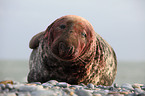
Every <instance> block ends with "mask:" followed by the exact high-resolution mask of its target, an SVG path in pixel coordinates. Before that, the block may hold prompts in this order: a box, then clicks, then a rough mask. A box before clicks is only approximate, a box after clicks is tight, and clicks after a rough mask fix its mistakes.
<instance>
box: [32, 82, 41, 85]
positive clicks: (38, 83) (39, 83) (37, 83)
mask: <svg viewBox="0 0 145 96" xmlns="http://www.w3.org/2000/svg"><path fill="white" fill-rule="evenodd" d="M30 84H36V85H41V82H31V83H30Z"/></svg>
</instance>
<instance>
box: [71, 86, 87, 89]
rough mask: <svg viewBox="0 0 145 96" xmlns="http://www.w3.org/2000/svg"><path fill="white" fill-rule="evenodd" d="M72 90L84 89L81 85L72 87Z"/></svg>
mask: <svg viewBox="0 0 145 96" xmlns="http://www.w3.org/2000/svg"><path fill="white" fill-rule="evenodd" d="M70 88H75V89H84V88H83V86H80V85H71V86H70Z"/></svg>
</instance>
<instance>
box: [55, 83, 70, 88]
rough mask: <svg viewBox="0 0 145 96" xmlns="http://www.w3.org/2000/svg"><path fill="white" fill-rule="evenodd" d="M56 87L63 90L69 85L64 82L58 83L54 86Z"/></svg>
mask: <svg viewBox="0 0 145 96" xmlns="http://www.w3.org/2000/svg"><path fill="white" fill-rule="evenodd" d="M56 86H59V87H63V88H68V87H69V86H70V84H68V83H66V82H58V83H57V84H56Z"/></svg>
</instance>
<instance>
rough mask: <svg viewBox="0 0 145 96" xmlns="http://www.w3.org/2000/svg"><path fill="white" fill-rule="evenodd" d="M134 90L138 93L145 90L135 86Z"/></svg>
mask: <svg viewBox="0 0 145 96" xmlns="http://www.w3.org/2000/svg"><path fill="white" fill-rule="evenodd" d="M134 91H135V92H137V93H139V94H141V93H143V92H145V91H143V90H142V89H140V88H135V89H134Z"/></svg>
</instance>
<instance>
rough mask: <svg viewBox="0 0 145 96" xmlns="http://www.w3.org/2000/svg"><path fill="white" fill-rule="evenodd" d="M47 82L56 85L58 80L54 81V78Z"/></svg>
mask: <svg viewBox="0 0 145 96" xmlns="http://www.w3.org/2000/svg"><path fill="white" fill-rule="evenodd" d="M47 83H50V84H52V85H56V84H57V83H58V81H56V80H50V81H48V82H47Z"/></svg>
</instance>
